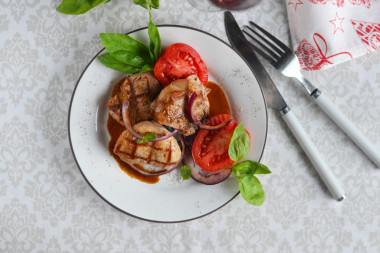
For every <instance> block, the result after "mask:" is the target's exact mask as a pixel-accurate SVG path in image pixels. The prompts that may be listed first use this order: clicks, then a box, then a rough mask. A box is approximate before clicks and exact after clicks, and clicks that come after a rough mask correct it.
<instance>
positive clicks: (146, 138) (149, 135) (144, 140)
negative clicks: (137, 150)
mask: <svg viewBox="0 0 380 253" xmlns="http://www.w3.org/2000/svg"><path fill="white" fill-rule="evenodd" d="M156 138H157V134H154V133H147V134H145V135H144V136H143V138H142V140H140V139H138V140H137V143H138V144H141V143H148V141H151V140H154V139H156Z"/></svg>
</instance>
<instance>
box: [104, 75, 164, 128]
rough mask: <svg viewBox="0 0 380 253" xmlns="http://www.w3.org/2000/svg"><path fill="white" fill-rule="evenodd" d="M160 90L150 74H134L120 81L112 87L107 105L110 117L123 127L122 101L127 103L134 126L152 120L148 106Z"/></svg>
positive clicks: (159, 86)
mask: <svg viewBox="0 0 380 253" xmlns="http://www.w3.org/2000/svg"><path fill="white" fill-rule="evenodd" d="M161 89H162V86H161V84H160V83H159V82H158V81H157V79H156V78H155V77H154V75H153V73H152V72H145V73H141V74H135V75H131V76H128V77H125V78H123V79H121V80H120V81H119V82H118V83H117V84H116V85H115V87H114V90H113V92H112V98H111V100H110V101H109V102H108V104H107V108H108V110H109V113H110V115H111V116H112V118H114V119H115V120H116V121H117V122H118V123H119V124H121V125H124V122H123V117H122V114H121V111H122V110H121V109H122V103H123V101H129V104H130V106H129V111H128V112H129V117H130V119H131V123H132V124H135V123H137V122H140V121H143V120H150V119H152V113H151V111H150V110H151V109H150V104H151V103H152V101H153V100H154V99H155V98H156V97H157V96H158V94H159V93H160V91H161Z"/></svg>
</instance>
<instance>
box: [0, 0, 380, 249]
mask: <svg viewBox="0 0 380 253" xmlns="http://www.w3.org/2000/svg"><path fill="white" fill-rule="evenodd" d="M59 2H60V1H58V0H54V1H38V0H26V1H20V0H17V1H11V0H0V129H1V131H0V210H1V211H0V251H1V252H380V170H379V169H377V168H376V167H375V165H374V164H372V163H371V162H370V161H369V160H368V159H367V157H366V156H365V155H363V153H362V152H361V151H360V150H359V149H358V148H357V147H356V146H355V145H353V143H352V142H351V141H350V140H349V139H348V138H347V137H346V136H345V135H344V134H343V133H342V132H341V131H340V130H339V129H338V128H337V127H336V125H334V124H333V123H332V121H331V120H329V119H328V118H327V117H326V115H325V114H323V113H322V112H321V111H320V109H318V108H317V106H316V105H315V104H314V102H313V101H311V100H310V99H309V98H308V97H307V96H306V95H305V93H304V91H303V90H302V89H301V88H300V87H299V86H297V85H295V84H294V83H293V82H292V81H290V80H287V79H284V78H283V77H282V76H280V75H279V74H277V73H276V72H275V71H273V69H271V68H268V69H269V71H270V73H271V75H272V77H273V79H274V81H275V82H276V83H278V84H281V85H280V86H279V89H280V90H281V91H282V92H283V93H284V96H285V97H286V99H287V100H288V101H289V104H290V105H291V106H292V108H293V111H294V112H295V114H296V115H297V116H298V117H299V119H300V121H301V123H302V125H303V126H304V127H305V129H306V131H307V132H308V133H309V134H310V135H311V136H312V139H313V141H314V142H315V144H316V146H317V147H318V148H319V150H320V151H321V153H322V155H323V156H324V157H325V158H326V161H327V162H328V164H330V165H331V168H332V169H333V170H334V172H335V174H336V175H337V177H338V178H339V179H340V180H341V181H342V182H343V184H344V185H345V188H346V189H347V200H345V201H344V202H339V203H338V202H336V201H335V200H333V199H332V198H331V197H330V195H329V193H328V192H327V190H326V188H325V187H324V185H323V184H322V182H321V180H320V179H319V177H318V176H317V174H316V172H315V170H314V169H313V167H312V165H311V163H310V162H309V160H308V159H307V158H306V157H305V155H304V153H303V151H302V150H301V148H300V147H299V145H298V144H297V142H296V141H295V138H294V137H293V136H292V135H291V133H290V131H289V130H288V129H287V128H286V127H285V124H284V123H283V122H282V120H281V119H280V117H279V116H278V114H277V113H275V112H274V111H273V110H269V111H268V114H269V132H268V139H267V144H266V149H265V152H264V156H263V159H262V162H263V163H265V164H267V165H268V166H269V167H270V169H271V170H272V172H273V174H272V175H268V176H265V177H261V178H260V179H261V181H262V184H263V186H264V189H265V191H266V196H267V200H266V202H265V203H264V205H263V206H262V207H253V206H250V205H248V204H246V202H245V201H244V200H243V199H242V198H241V196H238V197H236V198H235V199H234V200H233V201H231V202H230V203H229V204H227V205H226V206H225V207H223V208H222V209H220V210H218V211H216V212H214V213H212V214H210V215H208V216H205V217H203V218H200V219H197V220H194V221H190V222H185V223H176V224H160V223H152V222H147V221H142V220H139V219H136V218H133V217H130V216H128V215H126V214H124V213H121V212H120V211H118V210H116V209H114V208H112V207H111V206H109V205H108V204H107V203H106V202H104V201H103V200H102V199H101V198H100V197H98V195H96V193H95V192H94V191H93V190H92V189H91V188H90V187H89V186H88V185H87V183H86V182H85V180H84V179H83V177H82V176H81V174H80V172H79V170H78V168H77V166H76V164H75V162H74V159H73V155H72V153H71V149H70V145H69V141H68V129H67V120H68V109H69V103H70V98H71V95H72V91H73V89H74V86H75V84H76V81H77V80H78V78H79V76H80V74H81V72H82V71H83V69H84V67H85V66H86V64H87V63H88V62H89V61H90V59H91V58H92V57H93V56H94V55H95V54H96V53H97V52H98V51H99V50H100V49H101V48H102V45H101V42H100V39H99V36H98V34H99V33H101V32H120V33H125V32H129V31H131V30H133V29H136V28H140V27H145V26H146V25H147V12H146V11H145V10H144V9H142V8H141V7H139V6H136V5H133V4H132V0H113V1H111V2H109V3H107V4H105V5H104V6H101V7H99V8H96V9H94V10H93V11H91V12H89V13H87V14H85V15H82V16H67V15H63V14H60V13H58V12H57V11H56V10H55V8H56V7H57V6H58V5H59ZM234 14H235V16H236V18H237V20H238V22H239V23H240V24H244V23H245V22H247V20H248V19H252V20H255V21H257V22H258V23H259V24H262V25H263V26H264V27H265V28H268V29H270V30H271V31H272V32H273V33H274V34H275V35H276V36H278V37H279V38H280V39H282V40H283V41H285V42H286V43H288V44H289V30H288V29H289V28H288V23H287V15H286V6H285V3H284V2H283V1H281V0H265V1H262V3H261V4H260V5H259V6H257V7H255V8H252V9H250V10H247V11H242V12H234ZM153 20H154V22H155V23H156V24H181V25H188V26H192V27H195V28H199V29H202V30H204V31H207V32H209V33H211V34H213V35H216V36H217V37H219V38H221V39H223V40H225V41H226V35H225V31H224V26H223V13H222V12H213V13H206V12H201V11H199V10H197V9H195V8H193V7H192V6H191V5H190V4H189V3H188V2H187V1H175V0H162V1H161V6H160V9H159V10H154V12H153ZM379 62H380V54H379V53H373V54H369V55H366V56H363V57H361V58H358V59H355V60H352V61H349V62H346V63H343V64H341V65H338V66H336V67H333V68H331V69H328V70H325V71H319V72H313V73H306V75H307V76H308V77H309V78H310V79H311V80H312V81H313V82H314V83H315V84H317V85H318V86H319V87H320V88H321V89H322V90H323V91H325V92H326V93H327V94H328V96H329V97H330V98H331V99H332V100H333V101H334V102H335V103H336V104H337V105H338V107H339V108H340V109H341V110H342V111H343V112H344V113H345V114H346V115H347V116H348V117H349V118H350V119H351V120H352V121H353V122H354V123H355V124H356V125H357V126H359V128H360V129H361V130H362V132H363V133H364V134H365V135H366V136H368V137H369V138H370V139H371V140H372V142H373V143H375V145H376V147H377V148H378V150H380V63H379Z"/></svg>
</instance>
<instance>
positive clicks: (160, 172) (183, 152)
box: [126, 135, 185, 176]
mask: <svg viewBox="0 0 380 253" xmlns="http://www.w3.org/2000/svg"><path fill="white" fill-rule="evenodd" d="M179 138H180V141H181V146H182V151H181V157H180V158H179V160H178V161H177V162H176V163H175V164H174V165H173V166H172V167H170V168H169V169H166V170H161V171H157V172H149V171H147V170H142V169H140V168H139V167H137V166H135V165H134V164H130V163H127V162H126V164H128V165H129V167H130V168H131V169H133V170H135V171H137V172H138V173H140V174H142V175H144V176H161V175H164V174H167V173H169V172H171V171H173V170H174V169H175V168H177V167H178V166H179V165H180V164H181V162H182V160H183V157H184V155H185V140H184V138H183V135H180V137H179Z"/></svg>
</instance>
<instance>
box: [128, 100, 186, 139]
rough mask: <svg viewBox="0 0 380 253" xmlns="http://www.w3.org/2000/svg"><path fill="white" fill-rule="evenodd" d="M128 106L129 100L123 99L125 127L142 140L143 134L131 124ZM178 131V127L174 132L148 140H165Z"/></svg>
mask: <svg viewBox="0 0 380 253" xmlns="http://www.w3.org/2000/svg"><path fill="white" fill-rule="evenodd" d="M128 108H129V102H128V101H123V106H122V108H121V114H122V116H123V122H124V125H125V128H126V129H127V130H128V132H129V133H130V134H131V135H132V136H133V137H135V138H136V139H139V140H142V139H143V138H144V137H143V136H141V135H140V134H139V133H138V132H136V131H135V129H133V127H132V124H131V119H130V118H129V114H128ZM177 132H178V130H177V129H175V130H174V131H173V132H170V133H169V134H167V135H164V136H161V137H158V138H155V139H153V140H149V141H148V142H156V141H163V140H166V139H168V138H170V137H172V136H174V135H175V134H176V133H177Z"/></svg>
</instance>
